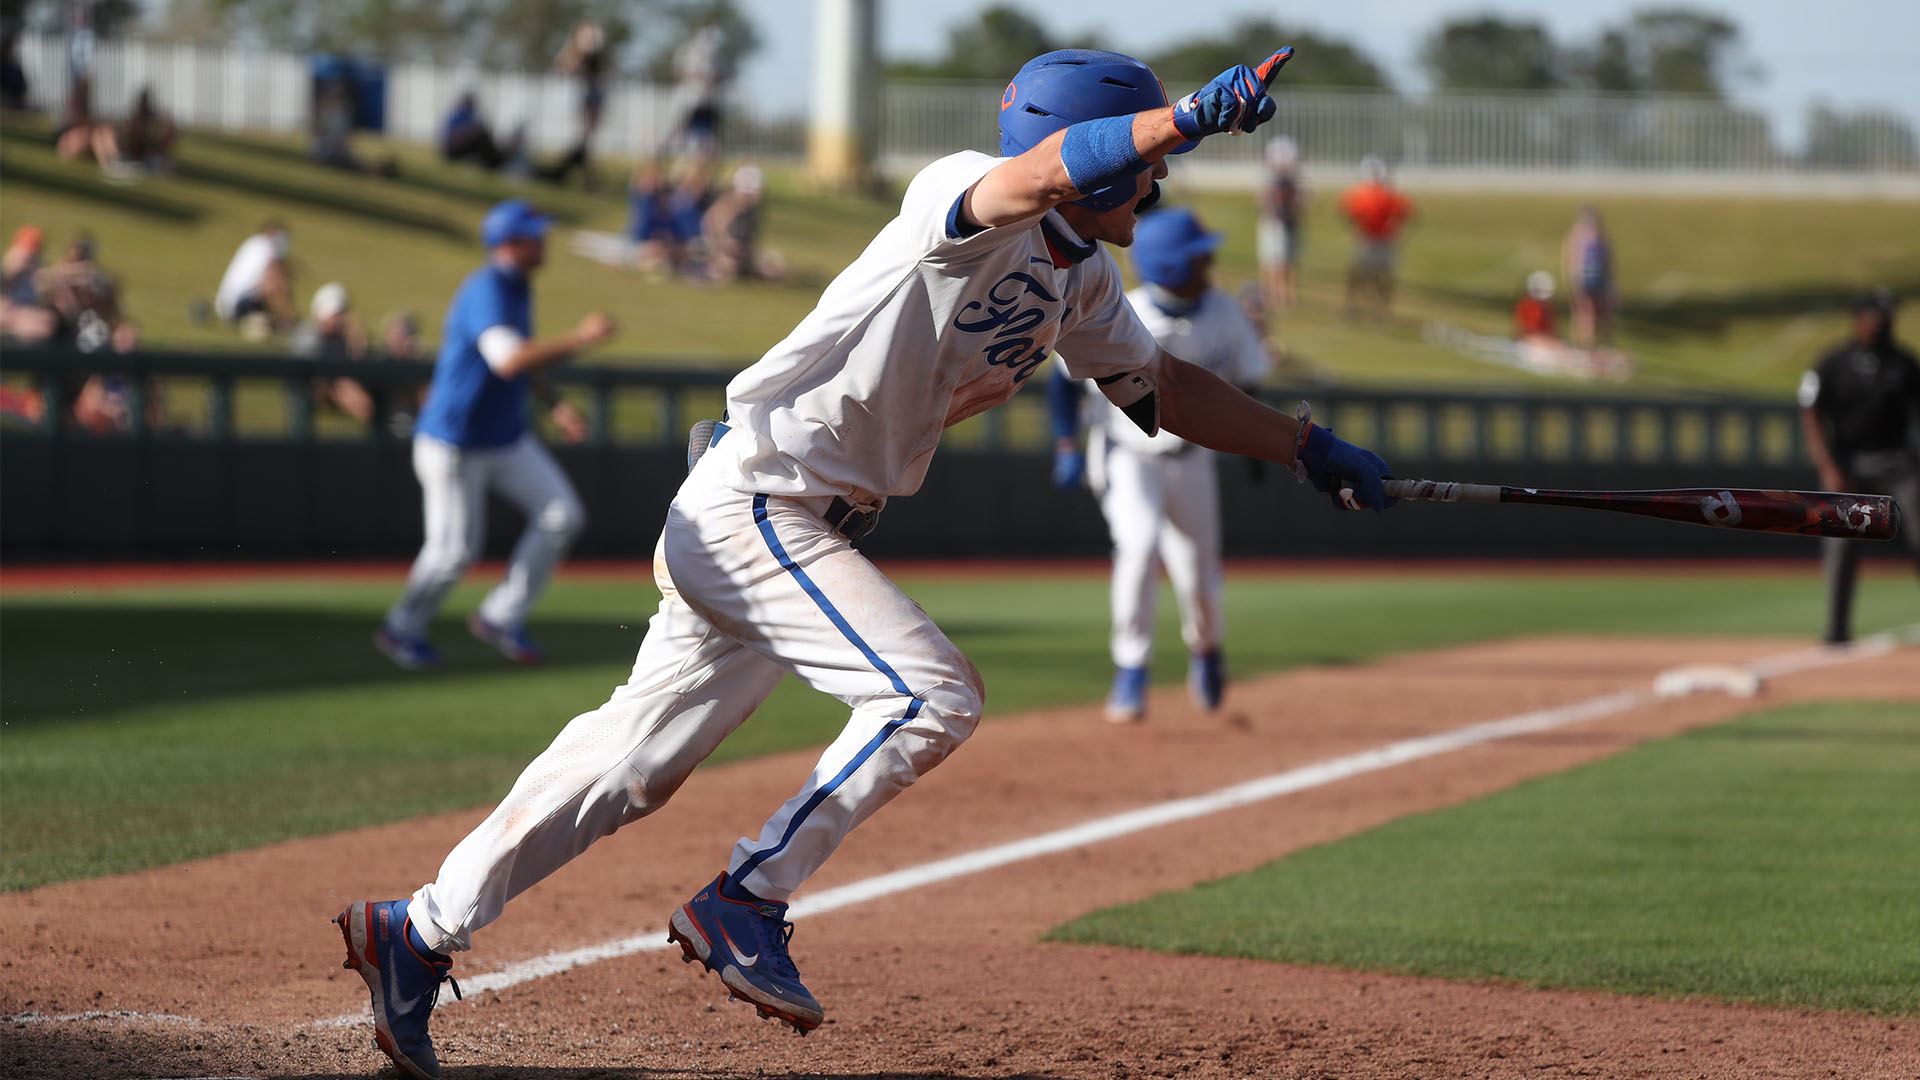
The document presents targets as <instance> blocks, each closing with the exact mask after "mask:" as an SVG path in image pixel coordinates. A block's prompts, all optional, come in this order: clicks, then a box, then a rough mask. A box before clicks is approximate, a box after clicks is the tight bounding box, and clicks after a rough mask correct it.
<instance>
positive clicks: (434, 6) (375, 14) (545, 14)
mask: <svg viewBox="0 0 1920 1080" xmlns="http://www.w3.org/2000/svg"><path fill="white" fill-rule="evenodd" d="M585 19H591V20H593V21H595V22H597V23H599V24H600V27H601V29H602V30H604V31H605V32H606V36H607V47H608V48H609V49H611V50H612V55H613V56H614V57H615V61H616V63H617V65H618V66H619V67H620V69H621V70H624V71H628V72H632V73H644V74H647V75H649V76H652V77H655V78H661V77H665V78H667V79H671V78H672V56H673V50H674V49H675V48H677V47H678V46H679V44H680V43H681V42H682V41H683V40H685V38H686V36H687V35H688V34H690V33H691V32H692V31H693V30H695V29H697V28H699V27H703V26H717V27H719V28H720V30H721V37H722V42H723V44H722V52H723V54H724V55H725V56H726V57H727V59H728V60H729V61H730V62H733V63H737V62H738V61H739V59H740V58H741V57H744V56H746V55H747V54H749V53H751V52H752V51H753V50H754V49H756V48H758V47H759V45H760V40H759V36H758V34H757V33H756V32H755V30H754V27H753V24H752V23H751V22H749V21H748V20H747V19H746V17H745V16H744V15H742V14H741V12H740V8H739V4H738V3H737V2H736V0H325V2H316V0H170V2H169V3H168V4H167V8H166V16H165V19H164V21H163V24H162V28H161V29H162V31H163V33H165V34H166V35H167V36H169V37H172V38H174V39H177V40H187V41H198V42H233V41H239V42H243V43H250V44H257V45H265V46H269V47H273V48H281V49H290V50H293V51H296V52H350V53H355V54H359V55H365V56H376V57H380V58H382V59H386V60H406V59H438V60H455V59H458V60H467V61H473V62H476V63H479V64H482V65H485V66H488V67H499V68H509V69H519V70H526V71H542V70H545V69H546V68H547V67H548V66H550V65H551V64H552V63H553V58H554V55H555V54H556V53H558V52H559V51H560V46H561V45H562V44H563V43H564V42H565V41H566V38H567V34H568V33H569V32H570V31H571V30H572V29H573V28H574V26H576V25H577V24H579V23H580V22H581V21H582V20H585Z"/></svg>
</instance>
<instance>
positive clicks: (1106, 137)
mask: <svg viewBox="0 0 1920 1080" xmlns="http://www.w3.org/2000/svg"><path fill="white" fill-rule="evenodd" d="M1060 164H1062V165H1065V166H1066V167H1067V179H1069V180H1072V181H1073V186H1074V188H1075V190H1077V191H1079V192H1080V194H1082V195H1087V194H1090V193H1092V192H1095V191H1099V190H1100V189H1101V188H1104V187H1107V186H1109V185H1111V184H1113V183H1114V182H1115V181H1118V180H1124V179H1126V178H1127V177H1129V176H1132V175H1133V174H1135V173H1137V172H1139V171H1140V170H1141V169H1144V168H1146V167H1147V163H1146V162H1144V161H1142V160H1140V151H1139V150H1137V149H1135V147H1134V145H1133V117H1132V116H1131V115H1128V116H1103V117H1101V118H1100V119H1098V120H1082V121H1081V122H1080V123H1078V124H1074V125H1072V126H1071V127H1069V128H1067V133H1066V134H1065V135H1064V136H1062V137H1061V140H1060Z"/></svg>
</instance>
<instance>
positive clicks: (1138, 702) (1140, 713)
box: [1107, 667, 1147, 724]
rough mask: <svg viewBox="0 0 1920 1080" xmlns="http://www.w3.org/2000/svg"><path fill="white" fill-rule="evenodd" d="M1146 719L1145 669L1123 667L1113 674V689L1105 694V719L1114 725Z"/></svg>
mask: <svg viewBox="0 0 1920 1080" xmlns="http://www.w3.org/2000/svg"><path fill="white" fill-rule="evenodd" d="M1146 718H1147V669H1146V668H1144V667H1123V668H1119V669H1117V670H1115V671H1114V673H1113V689H1112V690H1110V691H1108V692H1107V719H1108V720H1111V721H1112V722H1114V723H1116V724H1131V723H1134V722H1136V721H1140V720H1144V719H1146Z"/></svg>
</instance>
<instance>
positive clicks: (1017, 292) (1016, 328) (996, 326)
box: [953, 270, 1060, 382]
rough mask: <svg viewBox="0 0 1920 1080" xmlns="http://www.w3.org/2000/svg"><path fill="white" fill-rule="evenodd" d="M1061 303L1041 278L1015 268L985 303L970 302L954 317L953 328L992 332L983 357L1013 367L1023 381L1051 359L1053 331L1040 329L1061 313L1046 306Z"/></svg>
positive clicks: (1016, 377) (996, 364)
mask: <svg viewBox="0 0 1920 1080" xmlns="http://www.w3.org/2000/svg"><path fill="white" fill-rule="evenodd" d="M1029 298H1031V299H1033V300H1035V301H1037V302H1036V303H1035V304H1034V305H1033V306H1031V307H1029V306H1027V304H1026V303H1025V301H1027V300H1028V299H1029ZM1059 302H1060V298H1059V297H1057V296H1055V295H1053V292H1052V291H1051V290H1050V289H1048V288H1047V286H1046V285H1044V284H1042V283H1041V281H1040V279H1039V278H1036V277H1034V276H1033V275H1032V274H1029V273H1026V272H1024V271H1020V270H1015V271H1012V272H1011V273H1009V274H1007V276H1006V277H1003V278H1001V279H1000V280H999V281H996V282H994V284H993V288H991V289H988V290H987V299H986V301H985V302H982V301H979V300H970V301H968V302H967V305H966V306H965V307H963V308H961V309H960V313H959V314H958V315H955V316H954V318H953V328H954V329H955V330H958V331H960V332H962V333H966V334H992V335H993V340H991V341H989V342H988V343H987V347H986V349H985V350H983V351H982V353H981V355H982V357H983V358H984V359H985V360H986V361H987V364H988V365H989V366H992V367H1008V368H1012V369H1013V381H1014V382H1023V381H1025V379H1026V377H1027V376H1029V375H1031V374H1033V373H1034V371H1035V370H1037V369H1038V368H1039V367H1040V365H1041V364H1044V363H1046V362H1047V346H1048V345H1049V344H1051V343H1052V341H1053V334H1052V333H1047V334H1044V335H1043V334H1041V333H1040V331H1041V329H1042V328H1043V327H1046V326H1047V325H1048V323H1049V321H1050V320H1051V319H1052V316H1053V315H1055V314H1056V313H1057V312H1055V311H1053V310H1049V309H1048V308H1047V307H1045V306H1043V305H1046V304H1058V303H1059ZM1055 325H1056V326H1057V325H1058V324H1057V323H1055Z"/></svg>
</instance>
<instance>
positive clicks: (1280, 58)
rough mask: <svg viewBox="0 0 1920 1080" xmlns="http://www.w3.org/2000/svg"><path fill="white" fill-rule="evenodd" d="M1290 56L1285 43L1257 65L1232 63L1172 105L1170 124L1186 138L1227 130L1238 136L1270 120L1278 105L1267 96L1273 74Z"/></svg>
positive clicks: (1277, 71)
mask: <svg viewBox="0 0 1920 1080" xmlns="http://www.w3.org/2000/svg"><path fill="white" fill-rule="evenodd" d="M1292 58H1293V46H1291V45H1288V46H1287V47H1286V48H1284V49H1281V50H1280V51H1279V52H1277V53H1274V54H1273V55H1272V56H1269V57H1267V58H1266V60H1265V61H1263V62H1262V63H1261V64H1260V66H1259V67H1257V68H1250V67H1248V66H1247V65H1245V64H1235V65H1234V66H1232V67H1230V68H1228V69H1227V70H1225V71H1223V72H1221V73H1220V74H1218V75H1216V76H1214V77H1213V81H1212V82H1210V83H1208V84H1207V85H1205V86H1203V87H1201V88H1200V89H1198V90H1195V91H1194V92H1193V93H1191V94H1188V95H1187V96H1186V97H1183V98H1181V99H1180V100H1179V101H1176V102H1174V104H1173V126H1174V127H1177V128H1179V129H1180V134H1182V135H1185V136H1186V137H1187V138H1189V139H1203V138H1205V137H1207V136H1208V135H1218V134H1220V133H1221V132H1223V131H1225V132H1230V133H1232V134H1234V135H1239V134H1241V133H1243V132H1248V131H1252V130H1253V129H1254V128H1257V127H1259V126H1260V125H1261V124H1264V123H1266V122H1267V121H1269V120H1271V119H1273V114H1274V112H1275V111H1276V110H1278V108H1279V106H1277V105H1275V104H1274V103H1273V99H1272V98H1270V97H1268V96H1267V88H1268V87H1270V86H1272V85H1273V77H1274V75H1276V74H1278V73H1279V71H1280V68H1281V67H1282V66H1284V65H1285V64H1286V62H1287V61H1288V60H1290V59H1292Z"/></svg>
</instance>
